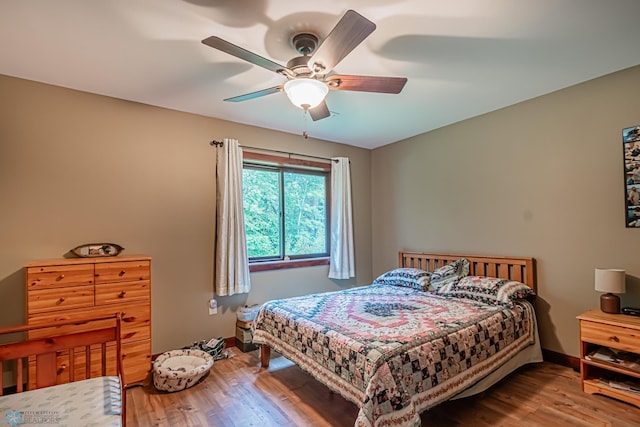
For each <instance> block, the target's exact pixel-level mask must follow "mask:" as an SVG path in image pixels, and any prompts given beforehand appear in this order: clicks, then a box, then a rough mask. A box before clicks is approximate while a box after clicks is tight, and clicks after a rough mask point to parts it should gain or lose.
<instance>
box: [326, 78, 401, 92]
mask: <svg viewBox="0 0 640 427" xmlns="http://www.w3.org/2000/svg"><path fill="white" fill-rule="evenodd" d="M325 81H326V82H327V86H329V89H334V90H356V91H360V92H379V93H400V92H401V91H402V88H404V85H405V83H407V79H406V78H405V77H374V76H349V75H343V74H334V75H332V76H329V77H327V78H326V79H325Z"/></svg>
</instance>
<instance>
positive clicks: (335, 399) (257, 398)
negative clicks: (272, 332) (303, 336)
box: [127, 348, 640, 427]
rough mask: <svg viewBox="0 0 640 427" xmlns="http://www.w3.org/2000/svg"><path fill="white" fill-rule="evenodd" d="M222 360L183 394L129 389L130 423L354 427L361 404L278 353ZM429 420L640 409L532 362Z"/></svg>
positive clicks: (564, 418)
mask: <svg viewBox="0 0 640 427" xmlns="http://www.w3.org/2000/svg"><path fill="white" fill-rule="evenodd" d="M233 350H234V354H235V356H234V357H231V358H229V359H224V360H219V361H216V362H215V364H214V366H213V368H212V369H211V372H210V374H209V375H208V376H207V377H206V378H205V379H204V380H203V381H202V382H201V383H199V384H197V385H195V386H193V387H192V388H190V389H187V390H183V391H180V392H177V393H164V392H158V391H156V390H155V389H154V388H153V385H149V384H148V385H145V386H142V387H133V388H130V389H129V390H128V391H127V423H128V426H129V427H138V426H139V427H148V426H180V427H182V426H185V427H196V426H225V427H226V426H234V427H235V426H238V427H246V426H260V427H267V426H279V427H289V426H318V427H325V426H332V427H343V426H344V427H347V426H349V427H351V426H353V422H354V420H355V418H356V414H357V412H358V410H357V408H356V406H355V405H354V404H352V403H350V402H348V401H347V400H345V399H343V398H342V397H341V396H340V395H337V394H334V393H331V392H330V391H329V389H327V388H326V387H325V386H323V385H322V384H320V383H319V382H317V381H316V380H314V379H313V378H312V377H311V376H309V375H308V374H306V373H305V372H303V371H302V370H301V369H300V368H298V367H297V366H295V365H294V364H293V363H292V362H290V361H289V360H287V359H285V358H284V357H281V356H279V355H278V354H277V353H272V359H271V365H270V367H269V369H268V370H264V369H261V368H260V362H259V358H258V352H257V351H253V352H249V353H242V352H241V351H240V350H238V349H237V348H233ZM422 425H424V426H433V427H452V426H473V427H483V426H505V427H507V426H517V427H529V426H540V427H543V426H544V427H553V426H563V427H567V426H585V427H586V426H589V427H591V426H612V427H631V426H636V427H637V426H640V409H639V408H636V407H635V406H632V405H628V404H626V403H623V402H619V401H617V400H614V399H610V398H607V397H604V396H597V395H588V394H586V393H583V392H582V391H581V389H580V381H579V374H578V373H577V372H575V371H573V370H572V369H571V368H567V367H564V366H560V365H556V364H553V363H549V362H544V363H540V364H535V365H530V366H527V367H524V368H521V369H520V370H518V371H517V372H515V373H513V374H511V375H510V376H509V377H507V378H506V379H504V380H503V381H501V382H500V383H498V384H497V385H495V386H494V387H492V388H491V389H490V390H488V391H487V392H485V393H484V394H482V395H481V396H474V397H470V398H466V399H460V400H456V401H450V402H445V403H443V404H441V405H439V406H437V407H435V408H433V409H431V410H429V411H427V412H425V413H424V414H422Z"/></svg>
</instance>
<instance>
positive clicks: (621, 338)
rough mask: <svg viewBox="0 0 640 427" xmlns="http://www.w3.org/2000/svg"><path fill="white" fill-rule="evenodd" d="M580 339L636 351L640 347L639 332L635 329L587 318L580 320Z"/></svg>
mask: <svg viewBox="0 0 640 427" xmlns="http://www.w3.org/2000/svg"><path fill="white" fill-rule="evenodd" d="M580 339H581V340H582V341H585V342H589V343H593V344H598V345H602V346H606V347H611V348H616V349H618V350H624V351H632V352H637V351H638V349H639V348H640V333H639V331H638V330H637V329H631V328H625V327H622V326H616V325H610V324H604V323H598V322H590V321H587V320H581V321H580Z"/></svg>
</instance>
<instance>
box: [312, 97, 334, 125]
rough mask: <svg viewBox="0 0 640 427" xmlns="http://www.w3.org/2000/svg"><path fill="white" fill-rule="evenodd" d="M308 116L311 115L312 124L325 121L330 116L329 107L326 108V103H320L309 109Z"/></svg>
mask: <svg viewBox="0 0 640 427" xmlns="http://www.w3.org/2000/svg"><path fill="white" fill-rule="evenodd" d="M309 114H310V115H311V118H312V119H313V121H314V122H316V121H318V120H322V119H325V118H327V117H329V116H330V115H331V113H330V112H329V107H327V103H326V102H325V101H322V102H321V103H320V104H318V105H317V106H316V107H314V108H311V109H310V110H309Z"/></svg>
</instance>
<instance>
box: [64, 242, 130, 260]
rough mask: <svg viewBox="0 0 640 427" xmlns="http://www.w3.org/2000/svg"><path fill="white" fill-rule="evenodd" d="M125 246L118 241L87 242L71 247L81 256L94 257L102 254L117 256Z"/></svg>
mask: <svg viewBox="0 0 640 427" xmlns="http://www.w3.org/2000/svg"><path fill="white" fill-rule="evenodd" d="M123 249H124V248H123V247H122V246H120V245H118V244H117V243H85V244H84V245H80V246H76V247H75V248H73V249H71V253H73V254H74V255H76V256H79V257H81V258H85V257H88V258H94V257H100V256H116V255H118V254H119V253H120V252H122V251H123Z"/></svg>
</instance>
